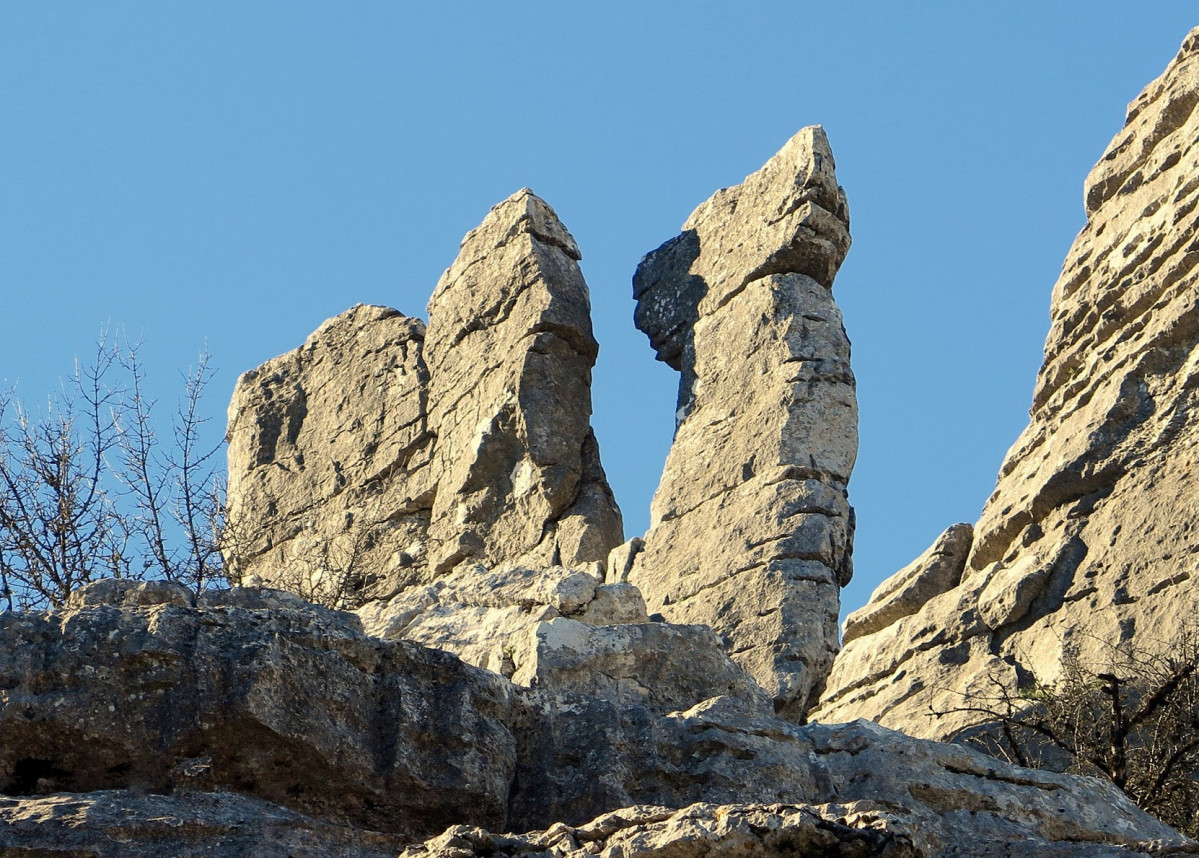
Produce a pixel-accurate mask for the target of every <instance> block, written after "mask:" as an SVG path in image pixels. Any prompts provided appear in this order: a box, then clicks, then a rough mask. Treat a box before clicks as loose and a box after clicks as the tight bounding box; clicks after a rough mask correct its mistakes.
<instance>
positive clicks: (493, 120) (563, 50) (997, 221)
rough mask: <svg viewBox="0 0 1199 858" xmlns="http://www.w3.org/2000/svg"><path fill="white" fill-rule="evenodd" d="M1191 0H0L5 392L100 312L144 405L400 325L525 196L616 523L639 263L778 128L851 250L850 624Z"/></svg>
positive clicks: (638, 381) (996, 378) (979, 452)
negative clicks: (614, 501) (835, 183)
mask: <svg viewBox="0 0 1199 858" xmlns="http://www.w3.org/2000/svg"><path fill="white" fill-rule="evenodd" d="M1196 24H1199V9H1197V8H1196V7H1195V6H1194V3H1193V2H1187V3H1183V2H1146V3H1137V4H1129V3H1116V2H1094V0H1092V2H1062V3H1046V2H1039V3H1032V2H1009V3H1004V4H964V3H960V2H956V3H949V2H927V3H900V2H875V3H864V2H836V3H830V2H826V3H820V4H815V3H807V2H789V3H783V2H746V3H738V4H733V3H717V2H688V3H652V2H650V3H647V2H639V3H632V2H606V3H603V4H598V3H597V4H586V3H577V4H569V3H541V2H538V3H521V4H515V3H503V4H501V3H481V2H478V3H475V2H471V3H467V2H446V3H420V4H417V3H411V4H409V3H399V2H386V3H385V2H358V3H331V2H329V3H309V2H298V1H297V0H289V2H272V3H267V2H204V3H169V4H168V3H161V2H140V3H131V2H106V3H93V2H78V3H65V2H38V3H17V2H9V1H8V0H0V296H2V297H3V303H2V305H0V306H2V307H3V313H4V319H5V322H6V324H5V333H4V336H3V337H0V379H7V380H8V381H9V382H17V383H18V384H19V390H20V391H21V393H22V394H23V396H24V397H26V398H32V399H37V398H38V397H39V396H41V395H43V393H44V392H45V391H48V390H50V389H52V388H53V386H54V385H55V384H56V379H58V378H59V377H60V376H61V375H63V374H65V373H68V372H69V371H70V369H71V365H72V360H73V358H74V356H75V355H76V354H82V355H86V354H87V353H88V351H89V350H90V348H91V343H92V342H93V341H94V339H95V337H96V335H97V333H98V331H99V329H100V327H101V325H102V324H103V323H105V322H106V321H111V322H113V323H117V324H120V325H123V326H124V327H125V328H127V329H128V330H129V331H131V332H133V333H134V334H135V335H137V334H141V335H142V336H144V340H145V344H144V346H143V349H142V357H143V358H144V360H145V362H146V363H147V364H148V366H149V369H150V371H151V373H152V374H153V376H154V379H155V381H156V383H157V384H158V389H159V391H160V392H159V396H160V397H161V398H162V400H163V402H164V403H166V404H167V405H169V404H170V400H171V399H172V398H173V397H174V395H175V391H176V390H177V389H178V384H177V382H178V371H179V370H180V369H182V368H185V367H187V365H188V364H189V363H190V362H192V361H194V359H195V355H196V353H197V351H198V350H199V349H200V348H201V347H202V346H203V345H204V343H205V342H207V345H208V348H209V349H210V350H211V352H212V353H213V355H214V363H215V364H216V365H217V366H218V367H219V368H220V373H219V375H218V377H217V379H216V381H215V382H214V384H213V385H212V387H211V388H210V394H209V398H208V402H207V408H208V410H209V411H210V412H211V413H212V414H213V415H214V416H215V418H216V422H223V414H224V409H225V406H226V404H227V401H228V396H229V393H230V392H231V390H232V387H233V383H234V381H235V379H236V377H237V375H238V373H240V372H242V371H244V370H246V369H249V368H251V367H253V366H256V365H257V364H259V363H261V362H262V361H264V360H266V359H267V358H270V357H272V356H274V355H276V354H279V353H282V352H284V351H287V350H288V349H291V348H294V347H295V346H297V345H299V344H300V343H301V342H302V341H303V339H304V338H305V337H306V336H307V334H308V333H309V332H310V331H312V330H313V329H314V328H315V327H316V326H317V325H318V324H320V322H321V321H323V320H324V319H325V318H327V317H329V316H332V315H335V314H337V313H339V312H341V311H342V310H344V309H346V308H347V307H349V306H350V305H352V304H354V303H356V302H367V303H377V304H387V305H390V306H394V307H397V308H398V309H400V310H401V311H403V312H405V313H407V314H409V315H421V316H423V315H424V305H425V303H426V301H427V300H428V297H429V295H430V293H431V292H432V289H433V286H434V284H435V283H436V282H437V278H438V277H439V275H440V274H441V272H442V270H443V269H444V268H445V267H446V266H448V265H449V264H450V262H451V261H452V260H453V258H454V255H455V253H456V251H457V247H458V242H459V241H460V239H461V237H462V235H463V234H464V233H465V232H466V231H467V230H469V229H470V228H471V227H473V226H475V225H476V224H477V223H478V222H479V221H480V220H481V219H482V218H483V216H484V215H485V214H486V213H487V211H488V209H489V208H490V206H491V205H493V204H494V203H496V202H498V201H499V200H501V199H503V198H504V197H506V196H507V195H509V194H510V193H512V192H513V191H515V190H516V189H518V188H520V187H522V186H526V185H527V186H530V187H532V188H533V189H534V190H535V191H536V192H537V193H538V194H540V195H541V196H542V197H544V198H545V199H546V200H547V201H549V203H550V204H551V205H553V206H554V207H555V208H556V209H557V211H558V213H559V215H560V216H561V217H562V219H563V221H564V222H565V223H566V225H567V226H568V228H569V229H570V230H571V232H572V233H573V234H574V236H575V238H576V239H577V240H578V242H579V245H580V247H581V248H582V251H583V256H584V259H583V270H584V273H585V274H586V276H587V279H588V282H589V284H590V286H591V291H592V302H593V307H594V319H595V327H596V334H597V337H598V339H599V340H600V344H601V353H600V360H599V364H598V365H597V367H596V370H595V383H594V400H595V417H594V424H595V426H596V431H597V433H598V435H599V439H600V444H601V449H602V455H603V459H604V464H605V466H606V468H607V470H608V474H609V478H610V481H611V482H612V484H613V486H614V488H615V491H616V493H617V498H618V500H619V501H620V504H621V506H622V509H623V510H624V514H625V521H626V530H627V533H628V534H629V535H634V534H637V533H640V532H642V531H643V530H644V529H645V527H646V525H647V522H648V506H649V499H650V496H651V494H652V492H653V490H654V488H655V486H656V484H657V478H658V475H659V473H660V471H661V464H662V461H663V459H664V458H665V454H666V450H667V448H668V446H669V442H670V434H671V431H672V412H673V405H674V396H675V387H676V380H675V376H674V373H673V372H671V371H670V370H669V369H667V368H666V367H665V366H664V365H661V364H655V363H654V361H653V356H652V352H651V351H650V349H649V347H648V345H647V343H646V341H645V339H644V338H643V337H642V335H641V334H639V333H638V332H637V331H636V330H634V328H633V326H632V322H631V316H632V311H633V304H632V300H631V289H630V285H629V283H630V278H631V276H632V273H633V270H634V268H635V266H636V264H637V261H638V260H639V259H640V257H641V255H642V254H644V253H646V252H647V251H649V250H651V249H653V248H654V247H656V246H657V245H658V244H660V243H661V242H663V241H665V240H666V239H668V238H670V237H672V236H674V235H675V234H676V233H677V232H678V229H679V226H680V225H681V224H682V222H683V220H684V219H685V218H686V217H687V215H688V214H689V213H690V212H691V210H692V209H693V208H694V207H695V206H696V205H697V204H699V203H700V202H702V201H703V200H704V199H706V198H707V197H708V196H710V195H711V194H712V193H713V192H714V191H715V190H716V189H717V188H719V187H722V186H726V185H730V184H735V183H737V182H739V181H741V179H742V178H743V177H744V176H745V175H746V174H747V173H750V172H752V171H753V170H755V169H757V168H758V167H759V166H760V165H761V164H762V163H763V162H764V161H765V160H766V159H767V158H768V157H769V156H770V155H771V154H773V153H774V152H775V151H776V150H777V149H778V148H779V147H780V146H781V145H782V144H783V143H784V142H785V141H786V140H787V138H788V137H790V136H791V135H792V134H793V133H794V132H795V131H796V130H797V129H799V128H800V127H802V126H804V125H809V124H813V123H820V124H823V125H824V126H825V128H826V130H827V131H828V134H829V138H830V140H831V142H832V145H833V150H834V152H835V154H836V157H837V163H838V173H839V176H840V178H841V182H842V184H843V185H844V186H845V188H846V191H847V193H848V196H849V203H850V209H851V213H852V217H853V226H852V231H853V235H854V247H853V249H852V250H851V251H850V255H849V258H848V260H847V261H846V263H845V265H844V267H843V268H842V271H841V274H840V276H839V277H838V279H837V282H836V286H835V290H834V291H835V294H836V296H837V299H838V302H839V303H840V305H841V307H842V309H843V311H844V314H845V320H846V328H847V330H848V332H849V335H850V338H851V340H852V341H853V344H854V368H855V371H856V373H857V377H858V394H859V401H860V407H861V452H860V455H859V459H858V465H857V469H856V471H855V474H854V478H853V481H852V483H851V487H850V489H851V501H852V502H853V504H854V505H855V506H856V507H857V510H858V538H857V549H856V561H855V562H856V567H857V575H856V579H855V581H854V582H853V583H852V584H851V585H850V587H849V588H847V590H846V591H845V593H844V596H843V601H844V603H845V605H846V607H847V608H849V609H852V608H854V607H857V606H859V605H861V604H862V603H863V602H864V601H865V599H866V598H867V596H868V595H869V592H870V590H871V589H872V588H873V587H874V586H875V585H877V583H878V582H879V581H881V580H882V578H884V577H885V576H886V575H888V574H890V573H891V572H893V571H895V570H896V569H898V568H899V567H900V566H902V565H903V564H905V563H906V562H908V561H909V560H910V559H911V558H912V557H913V556H915V555H916V554H918V553H919V552H920V551H922V550H923V549H924V548H925V547H926V546H927V545H928V544H929V543H930V542H931V541H932V540H933V539H934V538H935V537H936V535H937V534H938V533H939V532H940V531H941V530H942V529H943V528H944V527H946V526H948V525H949V524H952V523H953V522H956V521H973V520H974V519H975V518H976V517H977V515H978V513H979V511H980V509H981V507H982V504H983V502H984V501H985V500H986V497H987V495H988V494H989V493H990V492H991V489H992V488H993V486H994V480H995V475H996V472H997V469H998V467H999V463H1000V461H1001V459H1002V457H1003V454H1004V452H1005V451H1006V449H1007V447H1008V445H1010V444H1011V443H1012V442H1013V441H1014V440H1015V438H1016V436H1017V434H1018V433H1019V431H1020V430H1021V429H1022V428H1023V426H1024V424H1025V422H1026V419H1027V408H1028V405H1029V403H1030V400H1031V393H1032V386H1033V380H1034V376H1035V373H1036V369H1037V367H1038V366H1039V364H1040V353H1041V346H1042V342H1043V338H1044V335H1045V332H1046V330H1047V328H1048V302H1049V293H1050V289H1051V287H1052V285H1053V281H1054V279H1055V278H1056V276H1057V273H1058V270H1059V268H1060V265H1061V260H1062V258H1063V256H1064V255H1065V253H1066V251H1067V249H1068V248H1069V245H1070V242H1071V240H1072V239H1073V236H1074V234H1075V233H1076V232H1077V230H1078V229H1079V228H1080V227H1081V225H1082V222H1083V212H1082V181H1083V178H1084V177H1085V175H1086V173H1087V172H1088V170H1089V169H1090V167H1091V165H1092V164H1093V163H1094V162H1095V161H1096V160H1097V159H1098V157H1099V155H1100V154H1101V153H1102V151H1103V148H1104V147H1105V146H1106V144H1107V141H1108V140H1109V139H1110V138H1111V137H1112V136H1113V135H1114V134H1115V133H1116V131H1118V130H1119V128H1120V126H1121V124H1122V121H1123V115H1124V106H1125V104H1126V103H1127V102H1128V101H1129V100H1131V99H1132V98H1133V97H1134V96H1135V95H1136V94H1137V93H1138V92H1139V91H1140V89H1141V88H1142V87H1143V86H1144V85H1145V84H1147V83H1148V82H1149V81H1150V80H1151V79H1153V78H1154V77H1156V76H1157V75H1158V74H1159V73H1160V72H1161V70H1162V69H1163V68H1164V67H1165V65H1166V63H1167V62H1168V61H1169V60H1170V59H1171V58H1172V57H1173V56H1174V54H1175V52H1176V51H1177V49H1178V46H1179V44H1180V43H1181V41H1182V39H1183V37H1184V36H1185V35H1186V33H1187V31H1188V30H1189V29H1190V28H1191V27H1193V26H1195V25H1196Z"/></svg>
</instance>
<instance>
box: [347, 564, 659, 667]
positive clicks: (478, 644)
mask: <svg viewBox="0 0 1199 858" xmlns="http://www.w3.org/2000/svg"><path fill="white" fill-rule="evenodd" d="M357 614H358V616H359V617H360V618H361V619H362V624H363V628H364V629H365V631H366V632H367V634H370V635H374V636H376V637H381V638H385V639H394V638H405V639H407V640H411V641H415V642H416V643H419V644H423V645H424V646H429V647H436V648H437V649H442V650H445V651H447V652H452V653H454V654H455V655H456V656H458V657H459V658H461V659H462V660H463V661H465V662H467V663H468V664H474V665H477V666H479V667H485V668H487V669H488V670H491V671H494V672H495V673H501V674H503V675H504V676H507V677H509V678H511V677H512V675H513V673H515V671H516V667H517V665H516V662H515V661H514V658H516V657H517V655H518V653H521V652H525V651H526V649H527V642H528V640H529V634H530V632H531V630H532V629H533V628H535V627H536V626H538V625H539V624H540V623H542V622H544V621H547V620H553V619H554V618H556V617H572V618H574V619H576V620H580V621H582V622H584V623H590V624H594V625H614V624H619V623H644V622H646V621H647V620H648V618H647V617H646V613H645V601H644V600H643V599H642V598H641V593H640V592H639V591H638V590H637V588H636V587H633V586H631V585H629V584H619V583H617V584H604V583H603V579H601V578H600V577H598V576H597V575H594V574H592V573H590V572H587V571H584V570H578V569H567V568H565V567H562V566H555V567H551V568H550V569H541V570H536V569H529V568H527V567H522V566H509V567H507V568H502V569H496V570H491V569H487V568H486V567H484V566H482V565H479V564H473V565H471V564H463V565H462V566H460V567H459V568H457V569H455V570H454V571H453V572H450V573H449V574H447V575H445V576H443V577H441V578H439V579H437V580H436V581H434V582H433V583H432V584H427V585H423V586H418V587H411V588H409V589H407V590H404V591H403V592H401V593H399V594H397V595H396V596H394V597H393V598H391V599H390V600H388V601H386V602H384V601H382V600H376V601H373V602H369V603H367V604H366V605H363V606H362V607H361V608H359V609H358V611H357Z"/></svg>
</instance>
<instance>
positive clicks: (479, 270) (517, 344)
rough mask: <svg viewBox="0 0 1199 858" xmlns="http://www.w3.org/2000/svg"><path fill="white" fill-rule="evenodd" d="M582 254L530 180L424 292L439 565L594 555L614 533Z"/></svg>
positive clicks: (615, 515) (616, 514)
mask: <svg viewBox="0 0 1199 858" xmlns="http://www.w3.org/2000/svg"><path fill="white" fill-rule="evenodd" d="M579 259H580V254H579V248H578V245H576V244H575V240H574V239H573V238H572V237H571V235H570V233H569V232H567V230H566V227H564V226H563V225H562V223H561V221H559V220H558V217H557V215H556V214H554V210H553V209H551V208H550V207H549V206H548V205H547V204H546V203H545V202H544V201H543V200H542V199H540V198H539V197H537V196H536V195H535V194H533V192H532V191H530V190H529V189H528V188H525V189H523V190H521V191H518V192H517V193H515V194H513V195H512V196H511V197H509V198H508V199H506V200H504V201H503V202H501V203H499V204H498V205H497V206H495V207H494V208H493V209H492V210H491V213H490V214H489V215H488V216H487V217H486V218H485V219H484V221H483V223H482V224H480V225H479V227H478V228H476V229H474V230H472V231H471V232H470V233H468V234H467V236H466V238H465V239H463V241H462V249H461V252H460V253H459V254H458V258H457V259H456V260H455V261H454V264H453V265H451V266H450V268H449V270H447V271H446V272H445V274H444V275H443V276H442V278H441V281H440V282H439V283H438V285H437V289H436V291H434V293H433V297H432V298H431V299H430V301H429V329H428V334H427V337H426V344H425V357H426V360H427V361H428V363H429V370H430V373H431V375H432V379H433V380H432V387H431V391H430V402H431V407H430V422H431V425H432V426H433V429H434V431H435V432H436V433H437V444H436V448H435V451H434V455H433V470H434V472H435V473H436V474H437V475H438V489H437V497H436V500H435V501H434V504H433V511H432V520H431V522H430V527H429V535H430V539H431V543H432V555H431V560H432V566H433V568H434V570H435V571H436V572H443V571H447V570H449V569H451V568H453V567H454V566H455V565H457V564H458V563H460V562H463V561H465V560H470V559H477V560H486V561H488V562H491V563H501V562H504V561H516V560H523V561H525V562H536V563H540V564H542V565H550V564H565V565H568V566H569V565H576V564H579V563H584V562H588V561H602V560H603V559H604V558H605V557H606V556H607V553H608V551H609V549H611V548H612V547H613V546H614V545H616V544H617V543H619V542H620V540H621V539H622V526H621V519H620V511H619V509H618V508H617V506H616V502H615V500H614V499H613V497H612V492H611V490H610V489H609V488H608V484H607V481H606V478H605V476H604V472H603V468H602V467H601V465H600V461H599V448H598V445H597V444H596V441H595V435H594V434H593V433H592V431H591V426H590V417H591V391H590V385H591V367H592V366H593V365H594V364H595V358H596V354H597V353H598V348H599V347H598V345H597V344H596V341H595V337H594V336H593V335H592V332H591V304H590V298H589V296H588V292H587V284H586V282H585V281H584V280H583V274H582V272H581V271H580V270H579V265H578V261H579Z"/></svg>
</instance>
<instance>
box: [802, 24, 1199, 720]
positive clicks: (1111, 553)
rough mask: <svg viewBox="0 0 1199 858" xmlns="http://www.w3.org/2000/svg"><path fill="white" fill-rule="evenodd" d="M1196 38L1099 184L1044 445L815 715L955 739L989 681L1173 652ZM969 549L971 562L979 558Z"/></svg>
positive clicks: (1196, 468) (1197, 593) (1193, 237)
mask: <svg viewBox="0 0 1199 858" xmlns="http://www.w3.org/2000/svg"><path fill="white" fill-rule="evenodd" d="M1197 103H1199V30H1195V31H1192V33H1191V34H1190V35H1189V36H1188V37H1187V39H1186V41H1185V42H1184V43H1183V46H1182V49H1181V51H1180V52H1179V54H1178V56H1177V57H1176V58H1175V59H1174V61H1173V62H1172V63H1171V64H1170V65H1169V67H1168V68H1167V69H1166V71H1165V72H1164V73H1163V74H1162V76H1161V77H1159V78H1158V79H1157V80H1155V81H1154V82H1153V83H1151V84H1150V85H1149V86H1148V87H1147V88H1146V89H1145V90H1144V92H1142V93H1141V95H1140V96H1138V97H1137V99H1136V100H1135V101H1133V102H1132V104H1130V105H1129V108H1128V117H1127V120H1126V122H1125V126H1124V128H1123V130H1121V132H1120V133H1119V134H1117V135H1116V137H1115V138H1114V139H1113V140H1112V142H1111V144H1110V145H1109V146H1108V148H1107V151H1106V152H1105V153H1104V155H1103V157H1102V159H1101V160H1100V161H1099V163H1098V164H1097V165H1096V167H1095V168H1094V170H1092V172H1091V174H1090V176H1089V177H1088V178H1087V181H1086V186H1085V202H1086V213H1087V223H1086V226H1085V227H1084V228H1083V230H1082V231H1081V232H1080V233H1079V235H1078V237H1077V239H1076V240H1075V242H1074V245H1073V247H1072V248H1071V250H1070V253H1069V255H1068V256H1067V258H1066V261H1065V263H1064V265H1063V267H1062V274H1061V277H1060V278H1059V280H1058V282H1057V284H1056V285H1055V286H1054V289H1053V297H1052V303H1051V309H1050V315H1051V319H1052V323H1051V328H1050V331H1049V335H1048V337H1047V339H1046V343H1045V359H1044V363H1043V365H1042V367H1041V370H1040V373H1039V375H1038V377H1037V384H1036V390H1035V393H1034V396H1033V405H1032V410H1031V412H1030V421H1029V425H1028V428H1027V429H1025V430H1024V432H1023V433H1022V434H1021V436H1020V437H1019V438H1018V439H1017V441H1016V443H1015V444H1014V445H1013V446H1012V448H1011V450H1010V451H1009V452H1008V454H1007V457H1006V459H1005V461H1004V463H1003V466H1002V468H1001V470H1000V474H999V480H998V483H997V485H996V488H995V492H994V494H992V496H991V498H990V499H989V500H988V501H987V504H986V507H985V509H984V510H983V513H982V516H981V518H980V519H979V521H978V523H977V524H976V525H975V526H974V528H973V534H972V536H971V534H970V532H969V528H968V526H961V525H960V526H958V527H957V529H956V530H954V531H952V535H951V534H947V535H946V537H943V538H942V541H941V542H940V543H938V546H939V547H935V550H930V552H929V553H928V554H926V555H925V556H924V557H922V558H920V559H919V560H918V561H916V562H915V563H914V564H913V565H912V566H910V567H908V568H907V569H905V570H904V571H903V572H901V573H899V574H898V575H896V576H895V577H894V578H892V579H890V580H889V581H887V582H885V583H884V584H883V585H882V586H881V587H879V589H878V591H876V593H875V594H874V596H873V597H872V599H871V601H870V603H869V604H868V605H867V606H866V607H865V608H863V609H862V610H860V611H858V612H856V613H855V614H853V615H852V616H851V617H850V618H849V620H848V622H847V624H846V630H845V645H844V649H843V650H842V652H841V654H840V655H839V656H838V658H837V661H836V664H835V666H834V669H833V673H832V676H831V678H830V679H829V683H828V687H827V690H826V692H825V694H824V697H823V699H822V701H821V704H820V707H819V709H818V710H817V711H816V712H815V713H814V715H813V717H815V718H818V719H821V720H828V721H840V720H845V719H849V718H856V717H866V718H871V719H874V720H878V721H879V722H880V723H883V724H886V725H890V726H893V727H896V728H899V729H902V730H904V731H905V732H908V733H911V734H914V735H920V736H932V737H943V736H949V735H952V734H953V733H955V732H956V731H957V730H959V729H961V728H962V727H963V726H966V725H967V724H969V723H970V721H969V718H968V717H966V716H965V715H963V714H960V713H959V714H958V715H956V716H951V717H947V718H941V719H936V718H934V717H932V716H931V715H930V713H929V708H930V704H931V705H932V706H934V707H936V708H938V709H941V710H946V709H953V708H954V707H955V706H959V705H960V704H961V701H962V697H961V694H962V693H965V692H969V691H971V690H979V689H981V688H982V687H984V685H985V684H986V683H988V682H989V681H990V678H991V677H994V678H997V679H999V680H1000V681H1002V682H1005V683H1008V684H1009V686H1014V683H1015V681H1016V679H1017V676H1018V674H1020V673H1021V672H1024V671H1027V672H1029V673H1032V674H1035V675H1036V676H1037V677H1038V678H1040V679H1042V680H1043V681H1048V682H1052V681H1053V680H1054V679H1055V678H1056V676H1057V674H1058V671H1059V670H1060V667H1061V659H1062V652H1063V648H1064V647H1066V646H1072V647H1076V648H1077V649H1078V650H1079V651H1080V652H1081V654H1082V656H1083V657H1084V658H1087V657H1089V656H1091V655H1094V654H1097V652H1098V648H1099V647H1101V646H1102V643H1101V642H1109V643H1115V642H1119V641H1124V640H1128V639H1130V638H1135V639H1136V640H1137V641H1139V642H1141V643H1144V644H1151V643H1153V642H1159V641H1160V642H1164V641H1168V640H1170V639H1171V637H1173V636H1174V635H1175V634H1176V633H1177V632H1178V630H1179V628H1180V626H1181V625H1182V624H1184V623H1187V622H1192V621H1193V619H1192V618H1193V616H1194V606H1195V604H1196V600H1197V599H1199V578H1197V577H1196V570H1195V568H1194V562H1193V559H1192V558H1193V555H1194V553H1195V552H1196V551H1197V550H1199V536H1197V534H1196V532H1195V528H1194V521H1195V520H1196V517H1197V513H1199V446H1197V445H1199V420H1196V418H1195V414H1196V413H1199V412H1197V411H1196V405H1197V404H1199V401H1197V394H1196V379H1199V358H1197V357H1196V354H1197V353H1196V350H1195V347H1196V345H1197V344H1199V289H1197V283H1199V267H1197V266H1199V239H1197V236H1199V229H1197V226H1199V214H1197V213H1196V209H1197V208H1199V113H1197V112H1196V111H1195V106H1196V104H1197ZM966 549H968V553H967V550H966Z"/></svg>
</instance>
